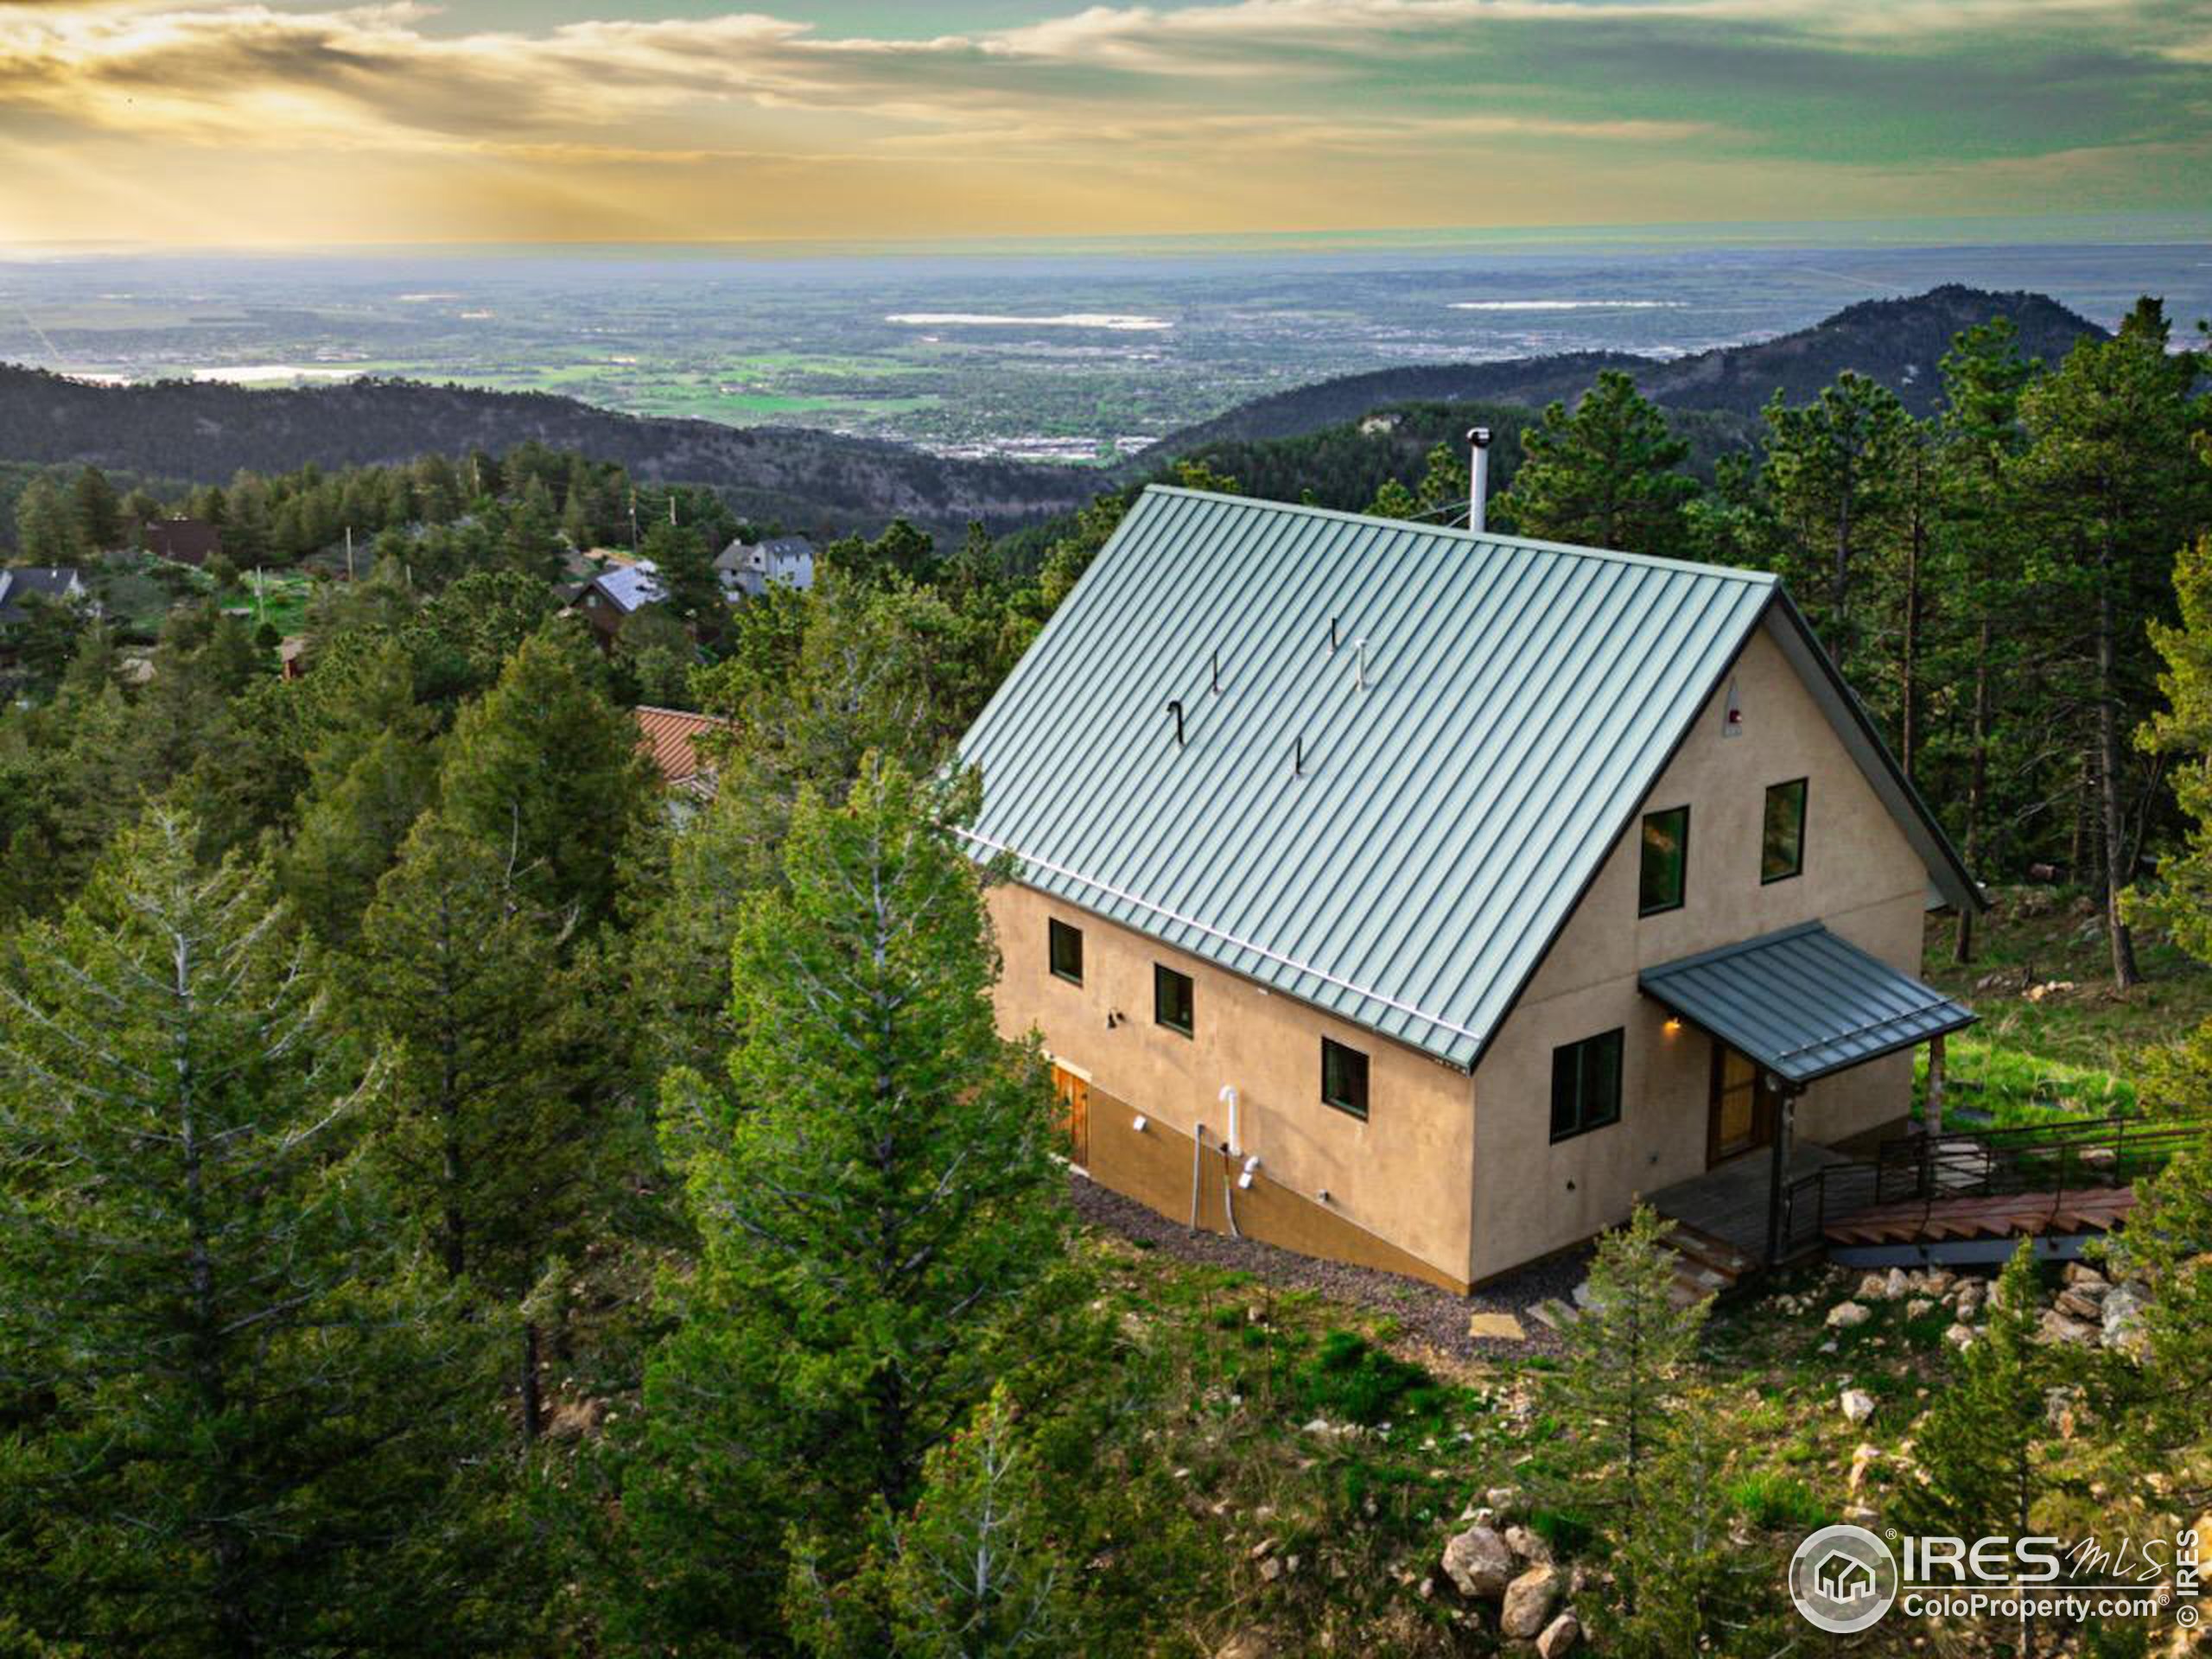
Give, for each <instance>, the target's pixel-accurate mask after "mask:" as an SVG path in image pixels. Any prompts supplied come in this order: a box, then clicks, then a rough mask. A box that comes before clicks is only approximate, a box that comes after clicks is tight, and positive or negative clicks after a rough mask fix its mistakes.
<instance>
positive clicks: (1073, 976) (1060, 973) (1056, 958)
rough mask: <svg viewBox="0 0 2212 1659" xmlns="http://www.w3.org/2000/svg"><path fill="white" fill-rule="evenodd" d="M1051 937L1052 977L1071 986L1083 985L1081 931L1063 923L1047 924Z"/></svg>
mask: <svg viewBox="0 0 2212 1659" xmlns="http://www.w3.org/2000/svg"><path fill="white" fill-rule="evenodd" d="M1048 925H1049V927H1050V929H1051V936H1052V975H1053V977H1055V978H1057V979H1065V981H1067V982H1068V983H1069V984H1071V985H1080V984H1082V983H1083V930H1082V929H1081V928H1079V927H1070V926H1069V925H1067V924H1066V923H1065V922H1052V923H1050V924H1048Z"/></svg>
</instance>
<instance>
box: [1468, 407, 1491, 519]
mask: <svg viewBox="0 0 2212 1659" xmlns="http://www.w3.org/2000/svg"><path fill="white" fill-rule="evenodd" d="M1467 442H1468V444H1469V445H1470V446H1471V450H1472V453H1471V454H1470V455H1469V457H1468V464H1467V528H1468V529H1469V530H1471V531H1474V532H1475V534H1476V535H1478V536H1479V535H1481V534H1482V533H1483V521H1484V512H1485V511H1486V510H1487V508H1488V507H1489V505H1490V428H1488V427H1486V426H1475V427H1470V428H1468V429H1467Z"/></svg>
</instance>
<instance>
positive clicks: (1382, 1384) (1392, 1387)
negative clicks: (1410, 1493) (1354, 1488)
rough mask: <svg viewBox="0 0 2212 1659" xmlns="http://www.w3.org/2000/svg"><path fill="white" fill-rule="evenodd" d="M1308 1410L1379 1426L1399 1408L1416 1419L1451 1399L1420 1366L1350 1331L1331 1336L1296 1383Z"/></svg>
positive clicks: (1304, 1367) (1300, 1397)
mask: <svg viewBox="0 0 2212 1659" xmlns="http://www.w3.org/2000/svg"><path fill="white" fill-rule="evenodd" d="M1293 1387H1294V1390H1295V1392H1296V1395H1297V1398H1298V1400H1299V1402H1300V1404H1301V1406H1303V1407H1304V1408H1306V1410H1309V1411H1313V1412H1318V1413H1319V1414H1322V1415H1325V1416H1334V1417H1339V1418H1342V1419H1343V1420H1344V1421H1346V1422H1352V1423H1379V1422H1381V1421H1383V1419H1384V1418H1385V1417H1388V1416H1389V1415H1390V1414H1392V1412H1393V1410H1394V1408H1397V1409H1402V1410H1403V1411H1404V1412H1405V1413H1407V1414H1412V1415H1416V1416H1419V1415H1426V1414H1431V1413H1433V1412H1435V1411H1438V1410H1440V1409H1441V1408H1443V1406H1444V1404H1445V1403H1446V1395H1445V1394H1444V1392H1443V1390H1441V1389H1439V1388H1438V1387H1437V1386H1436V1381H1435V1379H1434V1378H1433V1377H1432V1376H1429V1374H1428V1373H1427V1371H1425V1370H1422V1369H1421V1367H1420V1366H1418V1365H1413V1364H1408V1363H1407V1362H1406V1361H1404V1360H1402V1359H1398V1358H1395V1357H1393V1356H1391V1355H1389V1354H1386V1353H1383V1351H1380V1350H1379V1349H1376V1348H1374V1347H1372V1346H1370V1344H1369V1343H1368V1341H1367V1339H1366V1338H1364V1337H1362V1336H1360V1335H1358V1334H1357V1333H1356V1332H1351V1331H1332V1332H1329V1333H1328V1334H1327V1335H1326V1336H1325V1337H1323V1338H1321V1342H1320V1345H1319V1347H1318V1348H1317V1349H1316V1350H1315V1351H1314V1353H1313V1358H1311V1359H1310V1360H1308V1361H1306V1363H1305V1364H1303V1365H1301V1366H1300V1367H1299V1368H1298V1370H1297V1372H1296V1374H1295V1376H1294V1379H1293Z"/></svg>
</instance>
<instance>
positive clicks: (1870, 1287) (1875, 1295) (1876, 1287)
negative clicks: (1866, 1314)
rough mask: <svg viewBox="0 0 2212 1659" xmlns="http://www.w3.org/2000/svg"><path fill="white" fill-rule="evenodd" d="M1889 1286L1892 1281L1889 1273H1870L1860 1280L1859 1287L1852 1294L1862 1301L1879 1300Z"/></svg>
mask: <svg viewBox="0 0 2212 1659" xmlns="http://www.w3.org/2000/svg"><path fill="white" fill-rule="evenodd" d="M1889 1287H1890V1281H1889V1277H1888V1275H1887V1274H1879V1273H1870V1274H1867V1275H1866V1277H1865V1278H1864V1279H1861V1280H1860V1281H1859V1288H1858V1289H1857V1290H1855V1291H1853V1293H1852V1294H1853V1295H1854V1296H1856V1297H1857V1298H1858V1299H1859V1300H1860V1301H1862V1302H1878V1301H1880V1300H1882V1293H1883V1292H1884V1291H1885V1290H1887V1289H1888V1288H1889Z"/></svg>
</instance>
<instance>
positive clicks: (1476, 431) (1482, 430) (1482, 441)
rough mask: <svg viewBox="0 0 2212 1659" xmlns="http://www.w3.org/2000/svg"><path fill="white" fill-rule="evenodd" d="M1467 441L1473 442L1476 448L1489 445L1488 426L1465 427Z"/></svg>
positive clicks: (1483, 447) (1484, 447)
mask: <svg viewBox="0 0 2212 1659" xmlns="http://www.w3.org/2000/svg"><path fill="white" fill-rule="evenodd" d="M1467 442H1469V443H1471V444H1473V445H1474V446H1475V448H1478V449H1486V448H1489V447H1490V428H1488V427H1486V426H1471V427H1469V428H1468V429H1467Z"/></svg>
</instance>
